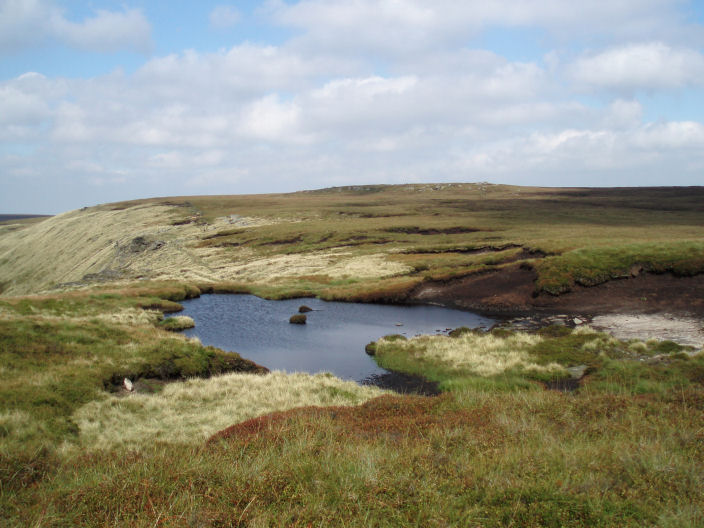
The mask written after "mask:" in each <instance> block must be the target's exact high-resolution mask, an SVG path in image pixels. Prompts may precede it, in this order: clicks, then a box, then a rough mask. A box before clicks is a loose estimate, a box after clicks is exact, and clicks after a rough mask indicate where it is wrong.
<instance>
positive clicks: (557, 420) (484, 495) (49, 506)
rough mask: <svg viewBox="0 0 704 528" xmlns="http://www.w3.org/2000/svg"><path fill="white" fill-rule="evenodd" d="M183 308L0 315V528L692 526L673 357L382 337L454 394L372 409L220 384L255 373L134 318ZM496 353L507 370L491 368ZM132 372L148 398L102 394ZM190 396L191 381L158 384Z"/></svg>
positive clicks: (315, 381)
mask: <svg viewBox="0 0 704 528" xmlns="http://www.w3.org/2000/svg"><path fill="white" fill-rule="evenodd" d="M232 288H236V285H232ZM195 291H196V290H195V289H194V288H192V287H188V286H184V285H167V284H161V283H153V284H144V285H141V286H139V287H135V288H132V289H131V288H129V287H124V288H123V289H122V290H120V291H117V290H109V291H108V290H103V291H100V290H97V291H95V290H94V291H84V292H74V293H69V294H57V295H55V296H43V297H36V298H32V297H30V298H25V299H9V300H7V301H6V302H5V304H3V306H2V308H3V314H4V315H3V317H2V318H0V361H1V362H0V365H2V368H1V369H0V387H1V389H0V391H1V393H0V485H1V486H2V487H0V522H1V523H2V524H3V525H7V526H25V525H31V526H65V525H82V526H106V525H110V526H112V525H118V524H121V525H125V524H126V525H129V526H154V525H168V526H184V527H185V526H223V525H224V526H237V525H251V526H281V525H293V526H308V525H310V524H312V525H339V524H342V525H346V526H370V525H372V526H399V525H411V526H420V525H422V526H447V525H479V526H506V525H515V526H585V527H586V526H604V527H606V526H616V525H617V526H643V525H648V526H651V525H652V526H696V525H700V524H701V523H702V521H703V515H704V512H703V507H704V494H703V492H702V490H703V489H704V485H703V484H704V482H702V473H701V466H702V462H704V450H703V449H702V445H704V444H702V442H701V413H702V412H704V407H703V405H704V387H703V384H704V359H703V358H702V356H701V355H698V356H690V352H691V350H689V349H687V348H686V347H680V346H679V345H676V344H674V343H671V342H663V343H660V342H655V341H649V342H645V343H641V342H621V341H617V340H615V339H612V338H610V337H608V336H606V335H604V334H600V333H597V332H593V331H590V330H588V329H580V330H578V331H572V330H570V329H565V328H564V327H548V328H546V329H543V330H541V331H540V332H539V333H538V334H537V335H533V336H529V337H526V336H523V335H521V334H516V333H513V332H510V331H506V330H496V331H494V332H493V333H492V334H491V336H489V337H491V342H487V343H483V346H484V347H485V348H483V349H482V350H486V354H489V356H490V359H491V358H493V359H491V361H486V360H482V361H480V362H479V363H476V362H475V363H471V362H466V361H464V362H463V360H462V358H461V357H460V358H459V359H457V357H456V356H453V355H450V356H448V357H449V358H450V359H451V360H447V361H445V360H443V359H442V357H440V356H437V355H436V356H433V355H432V354H433V346H434V342H435V341H438V342H443V343H448V342H449V343H450V344H453V343H454V344H463V343H464V344H465V345H467V344H474V345H473V346H475V348H476V347H478V346H479V345H480V344H482V341H481V340H482V338H483V337H485V336H484V335H483V334H482V333H480V332H477V331H467V330H464V331H458V332H454V333H453V335H454V336H456V337H449V338H448V337H427V338H420V339H410V340H407V339H405V338H403V337H402V336H395V337H391V338H387V339H385V340H382V341H380V342H378V343H377V344H376V351H375V352H376V356H375V357H376V358H377V359H378V360H379V361H380V362H381V363H382V364H387V365H391V366H393V367H394V368H397V369H399V370H404V371H407V372H411V373H421V374H423V375H425V376H427V377H429V378H432V379H435V380H436V381H439V382H440V384H441V387H442V388H443V389H444V390H445V391H446V392H445V394H444V395H442V396H440V397H436V398H423V397H411V396H393V397H391V396H385V397H383V398H376V399H371V400H369V397H371V396H372V394H371V393H369V394H366V393H365V394H362V393H360V392H359V388H355V387H354V386H352V385H350V386H347V385H345V384H344V383H342V382H339V381H336V380H335V379H334V378H332V377H329V376H323V377H319V378H316V377H313V376H307V377H306V376H304V377H303V378H305V379H303V378H301V381H302V383H303V384H299V382H298V381H296V382H294V379H293V377H290V378H289V377H283V378H271V380H272V381H270V382H267V381H266V379H265V377H262V378H261V383H259V382H257V383H256V384H254V385H251V383H250V382H251V381H252V380H254V379H255V378H256V379H259V378H258V377H252V376H253V375H251V374H250V375H246V374H238V375H230V376H225V377H223V378H218V377H212V376H215V375H217V374H218V373H222V372H226V371H232V370H242V369H243V368H249V369H252V368H254V367H253V366H251V365H250V364H247V363H246V362H244V361H243V360H241V359H240V358H239V357H238V356H236V355H224V354H222V353H221V352H220V351H218V350H216V349H213V348H210V347H203V346H201V345H200V344H199V343H197V342H194V341H189V340H186V339H184V338H181V337H179V336H178V335H174V334H172V333H168V332H165V331H164V330H162V329H160V328H159V327H158V323H159V317H158V314H155V313H152V312H149V311H146V312H144V311H142V309H140V308H137V307H138V306H139V305H140V304H141V303H142V302H143V300H144V299H151V298H154V299H160V298H161V297H160V295H163V296H164V297H170V298H172V299H179V298H181V296H182V295H186V292H191V294H194V293H195ZM169 302H175V301H169ZM57 313H61V314H63V315H56V314H57ZM87 314H90V315H87ZM138 314H141V316H138ZM450 348H452V347H450ZM360 353H363V352H362V351H361V350H360ZM492 354H493V355H492ZM516 354H518V355H516ZM502 355H504V356H511V357H515V358H518V361H517V362H514V363H513V364H510V363H506V364H504V367H506V368H503V370H501V369H499V370H496V371H492V370H491V369H492V368H494V367H493V365H494V363H492V361H494V362H496V361H497V358H498V359H501V358H502V357H503V356H502ZM485 359H486V358H485ZM573 364H586V365H588V366H589V371H588V374H587V377H586V379H585V381H584V384H583V387H582V388H580V389H579V390H578V391H577V392H576V393H573V394H563V393H557V392H553V391H546V390H544V389H543V388H542V386H541V382H542V381H545V380H546V379H549V378H550V377H551V376H553V375H554V376H562V375H564V371H563V370H562V369H563V368H564V367H567V366H571V365H573ZM550 365H557V366H556V367H550V369H548V370H545V371H544V370H541V368H542V367H544V366H550ZM546 375H547V376H546ZM238 376H240V377H238ZM241 376H244V377H241ZM279 376H281V375H279ZM124 377H129V378H130V379H132V380H133V381H135V383H136V384H138V385H139V386H141V387H142V389H144V390H146V391H147V392H144V393H141V394H135V395H131V396H125V395H121V394H120V393H119V392H111V391H116V390H117V388H118V385H119V384H120V383H121V381H122V379H123V378H124ZM199 377H202V378H204V379H198V378H199ZM205 378H209V379H205ZM181 379H189V380H190V381H187V382H186V383H177V384H174V385H164V382H166V381H170V380H171V381H173V380H181ZM157 382H158V383H157ZM140 383H143V385H140ZM267 383H269V384H268V385H267ZM250 385H251V386H250ZM255 385H256V386H257V388H256V389H255ZM150 390H152V391H155V392H154V393H153V394H150V393H149V392H148V391H150ZM363 401H366V403H364V404H363V405H361V406H359V404H360V403H361V402H363ZM355 404H357V405H358V406H357V407H348V406H349V405H355ZM307 405H317V407H307ZM330 405H345V407H329V406H330ZM292 407H298V408H292ZM272 410H274V411H279V412H278V414H276V413H275V414H274V415H271V416H270V417H269V418H262V419H261V420H260V421H257V420H254V421H251V422H244V423H241V424H240V425H238V426H237V427H235V428H234V429H231V430H230V432H229V433H228V434H227V435H225V436H223V437H221V438H220V439H218V440H213V441H211V442H205V439H206V438H207V437H208V435H210V434H212V433H213V432H215V431H217V430H218V429H221V428H224V427H226V426H227V425H234V424H236V423H238V422H241V421H242V420H243V419H248V418H251V417H256V416H260V415H261V414H263V413H267V412H270V411H272Z"/></svg>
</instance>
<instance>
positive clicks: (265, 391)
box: [73, 372, 385, 449]
mask: <svg viewBox="0 0 704 528" xmlns="http://www.w3.org/2000/svg"><path fill="white" fill-rule="evenodd" d="M384 393H385V392H384V391H382V390H381V389H378V388H376V387H368V386H361V385H358V384H356V383H354V382H351V381H343V380H340V379H339V378H336V377H334V376H332V375H330V374H315V375H313V374H303V373H296V374H286V373H283V372H272V373H270V374H267V375H265V376H259V375H254V374H226V375H223V376H216V377H213V378H209V379H191V380H188V381H186V382H183V383H172V384H169V385H167V386H166V387H165V388H164V390H163V392H161V393H159V394H156V395H146V394H131V395H128V396H126V397H117V396H110V397H107V398H105V399H104V400H102V401H95V402H91V403H89V404H87V405H85V406H83V407H82V408H81V409H79V410H78V411H77V412H76V413H75V414H74V417H73V418H74V421H75V423H76V424H78V425H79V427H80V431H81V433H80V439H81V442H82V444H83V445H84V446H85V447H88V448H100V449H102V448H113V447H116V446H129V447H131V448H138V447H140V446H146V445H151V444H153V443H155V442H169V443H185V444H195V443H199V442H202V441H203V440H205V439H206V438H208V437H209V436H210V435H212V434H214V433H216V432H217V431H219V430H222V429H224V428H226V427H228V426H230V425H233V424H236V423H238V422H241V421H243V420H247V419H250V418H254V417H257V416H261V415H264V414H267V413H270V412H274V411H283V410H287V409H292V408H294V407H301V406H307V405H320V406H327V405H358V404H361V403H363V402H365V401H367V400H369V399H371V398H374V397H377V396H380V395H382V394H384Z"/></svg>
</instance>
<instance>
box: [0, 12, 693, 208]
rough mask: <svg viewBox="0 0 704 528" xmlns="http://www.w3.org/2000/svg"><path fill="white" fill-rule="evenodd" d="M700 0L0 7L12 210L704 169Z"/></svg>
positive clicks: (676, 178)
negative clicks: (169, 198)
mask: <svg viewBox="0 0 704 528" xmlns="http://www.w3.org/2000/svg"><path fill="white" fill-rule="evenodd" d="M703 88H704V1H702V0H658V1H655V2H642V1H640V0H624V1H623V2H611V3H606V2H603V1H601V0H585V1H583V2H579V3H578V4H572V3H567V2H552V1H547V0H545V1H539V2H529V3H526V2H524V1H522V0H496V1H494V2H490V3H488V4H487V3H486V2H480V1H479V0H467V1H466V2H455V1H454V0H438V1H436V2H433V3H430V4H429V3H428V2H423V1H421V0H358V1H355V2H348V1H344V0H285V1H284V0H273V1H272V0H242V1H238V2H230V3H227V2H223V1H219V0H204V1H203V2H197V3H194V2H186V1H183V0H174V1H173V2H149V1H147V0H120V1H117V0H95V1H92V2H69V1H68V0H32V1H31V2H22V1H17V0H11V1H6V2H0V210H6V211H23V212H24V213H23V214H28V213H32V212H35V211H36V212H38V211H42V212H46V211H50V212H62V211H67V210H72V209H76V208H80V207H83V206H86V205H87V204H99V203H111V202H116V201H123V200H127V199H134V198H133V197H134V196H147V197H153V196H157V195H213V194H260V193H267V192H271V190H272V189H275V190H276V191H277V192H294V191H296V190H300V189H310V188H324V187H332V186H341V185H361V184H362V183H361V182H364V181H375V182H377V183H378V184H401V183H420V182H427V181H434V182H438V183H445V182H448V181H457V180H469V181H487V182H490V183H494V184H509V185H524V186H535V187H613V186H619V187H629V186H633V187H644V186H665V185H675V186H692V185H700V184H701V182H702V181H704V89H703Z"/></svg>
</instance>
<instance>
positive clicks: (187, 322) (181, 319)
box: [159, 315, 196, 332]
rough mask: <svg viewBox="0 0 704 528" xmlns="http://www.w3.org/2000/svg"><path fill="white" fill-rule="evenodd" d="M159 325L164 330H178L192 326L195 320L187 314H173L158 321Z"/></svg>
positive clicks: (194, 324)
mask: <svg viewBox="0 0 704 528" xmlns="http://www.w3.org/2000/svg"><path fill="white" fill-rule="evenodd" d="M159 326H160V327H161V328H163V329H164V330H169V331H171V332H178V331H180V330H186V329H187V328H193V327H194V326H196V322H195V321H194V320H193V318H191V317H188V316H187V315H174V316H171V317H167V318H166V319H163V320H162V321H160V322H159Z"/></svg>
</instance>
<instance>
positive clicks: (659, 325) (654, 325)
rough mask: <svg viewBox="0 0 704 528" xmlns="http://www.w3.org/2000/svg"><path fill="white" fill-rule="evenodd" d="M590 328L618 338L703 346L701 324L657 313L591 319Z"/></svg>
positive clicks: (600, 316)
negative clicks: (667, 341) (668, 341)
mask: <svg viewBox="0 0 704 528" xmlns="http://www.w3.org/2000/svg"><path fill="white" fill-rule="evenodd" d="M591 326H592V327H593V328H595V329H597V330H601V331H604V332H608V333H609V334H611V335H613V336H614V337H615V338H617V339H623V340H627V339H639V340H648V339H657V340H659V341H665V340H670V341H674V342H675V343H679V344H680V345H690V346H693V347H697V348H702V347H704V322H703V321H702V320H700V319H697V318H695V317H684V316H676V315H672V314H667V313H660V314H609V315H598V316H596V317H594V318H593V319H592V322H591Z"/></svg>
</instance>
